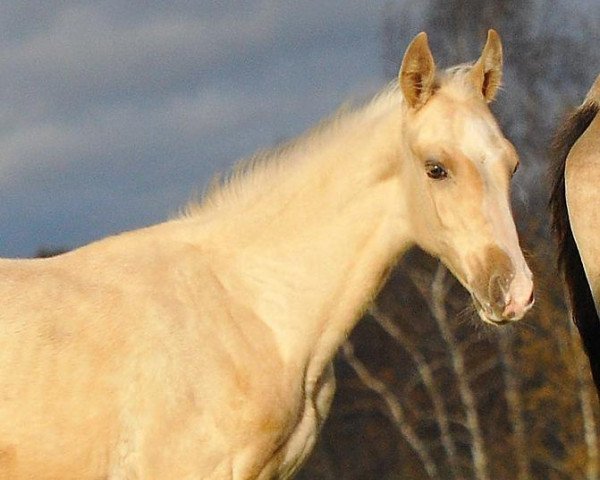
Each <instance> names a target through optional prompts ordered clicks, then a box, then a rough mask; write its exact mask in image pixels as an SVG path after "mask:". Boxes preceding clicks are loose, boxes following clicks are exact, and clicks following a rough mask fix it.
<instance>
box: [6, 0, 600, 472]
mask: <svg viewBox="0 0 600 480" xmlns="http://www.w3.org/2000/svg"><path fill="white" fill-rule="evenodd" d="M488 28H495V29H496V30H498V32H499V33H500V35H501V36H502V39H503V43H504V49H505V74H504V88H503V91H502V92H501V93H500V95H499V98H498V101H497V102H496V103H495V104H494V107H493V108H494V111H495V113H496V114H497V116H498V118H499V121H500V123H501V125H502V127H503V129H504V131H505V133H506V135H507V136H508V138H509V139H511V140H512V141H513V143H514V144H515V145H516V147H517V149H518V150H519V152H520V155H521V162H522V166H521V168H520V170H519V172H518V173H517V175H516V176H515V185H514V189H513V208H514V213H515V217H516V220H517V223H518V227H519V231H520V233H521V238H522V243H523V246H524V248H525V249H526V250H527V252H528V259H529V262H530V264H531V267H532V269H533V270H534V273H535V275H536V281H537V305H536V307H535V309H534V311H533V312H532V313H531V314H530V315H529V316H528V317H527V318H526V319H525V320H524V321H522V322H520V323H519V325H518V326H516V327H514V328H511V329H494V330H489V329H487V328H484V327H483V326H482V325H481V324H480V323H477V322H476V321H473V319H472V313H471V312H470V310H469V309H468V304H469V299H468V298H467V295H466V294H465V292H464V291H463V290H462V288H461V287H460V286H458V285H457V284H456V282H455V281H454V280H453V279H452V278H451V276H450V275H449V274H448V273H447V272H446V271H445V269H444V268H443V267H441V266H440V265H439V264H438V263H437V262H435V261H434V260H432V259H431V258H429V257H427V256H425V255H424V254H422V253H420V252H419V251H416V250H415V251H412V252H410V253H409V255H407V257H406V258H405V259H404V260H403V261H402V263H401V264H400V265H399V266H398V268H396V270H395V271H394V273H393V275H392V276H391V278H390V281H389V282H388V284H387V285H386V287H385V289H384V291H383V292H382V294H381V295H380V296H379V297H378V299H377V301H376V302H375V304H374V306H373V307H372V308H371V309H370V310H369V312H367V314H366V315H365V318H364V319H363V321H362V322H360V324H359V326H358V327H357V329H356V330H355V332H354V333H353V335H352V337H351V338H350V339H349V341H348V342H347V344H346V345H345V346H344V348H343V349H342V350H341V351H340V354H339V355H338V357H337V359H336V370H337V377H338V393H337V395H336V397H335V400H334V404H333V408H332V411H331V415H330V417H329V419H328V420H327V423H326V425H325V428H324V430H323V432H322V434H321V436H320V440H319V443H318V445H317V447H316V449H315V452H314V454H313V455H312V457H311V458H310V461H309V462H308V463H307V464H306V466H305V467H304V469H303V471H302V472H301V474H300V478H301V479H303V480H308V479H324V480H328V479H332V480H333V479H336V480H340V479H344V480H345V479H348V480H350V479H357V480H358V479H386V480H390V479H417V480H418V479H451V480H458V479H465V480H466V479H476V480H488V479H489V480H492V479H494V480H496V479H499V480H504V479H507V480H508V479H518V480H529V479H540V480H547V479H573V480H575V479H586V480H593V479H599V478H600V454H599V445H598V431H599V430H598V426H599V424H600V418H599V417H598V415H599V411H598V408H597V405H598V401H597V397H596V393H595V391H594V390H593V388H592V386H591V383H590V377H589V373H588V367H587V364H586V359H585V358H584V356H583V355H582V352H581V347H580V343H579V340H578V337H577V334H576V332H575V331H574V330H573V328H572V326H571V324H570V322H569V318H568V313H567V310H566V307H565V304H564V300H563V290H562V284H561V282H560V278H559V277H558V275H557V271H556V268H555V259H554V250H553V248H554V247H553V243H552V241H551V238H550V235H549V216H548V213H547V209H546V204H547V197H548V183H549V182H548V173H547V172H548V165H549V145H550V143H551V138H552V135H553V132H554V131H555V130H556V129H557V128H558V127H559V125H560V124H561V123H562V121H563V119H564V116H565V115H566V114H567V113H568V112H569V111H570V110H571V109H572V108H574V107H575V106H576V105H577V104H579V103H580V102H581V100H582V99H583V97H584V95H585V93H586V92H587V90H588V88H589V87H590V86H591V84H592V82H593V80H594V78H595V77H596V75H597V74H598V73H600V49H599V48H598V46H599V45H600V4H599V3H598V2H597V1H594V0H568V1H567V0H562V1H561V0H557V1H542V0H518V1H517V0H479V1H475V0H461V1H458V0H418V1H417V0H415V1H401V0H397V1H391V0H390V1H385V2H384V1H371V2H360V1H354V0H346V1H343V2H342V1H327V0H322V1H319V2H317V1H300V0H299V1H295V2H294V1H291V0H289V1H279V2H278V1H266V0H265V1H261V0H255V1H248V2H226V1H225V2H217V1H197V2H193V1H183V0H182V1H177V0H175V1H171V2H162V1H145V2H137V1H129V2H125V1H118V0H106V1H104V0H96V1H93V2H92V1H90V2H84V1H78V2H75V1H73V2H70V1H67V0H65V1H52V0H50V1H47V2H30V1H19V2H17V1H7V2H3V3H2V4H0V256H20V257H30V256H36V255H37V256H48V255H53V254H56V253H58V252H60V251H63V250H68V249H71V248H75V247H77V246H79V245H81V244H84V243H87V242H90V241H93V240H95V239H98V238H101V237H103V236H106V235H109V234H112V233H115V232H118V231H122V230H126V229H132V228H137V227H141V226H144V225H147V224H150V223H155V222H159V221H161V220H163V219H165V218H168V217H169V216H170V215H173V214H176V212H177V211H178V209H179V208H180V207H181V206H183V205H184V204H185V203H186V202H187V201H188V200H189V199H190V198H191V197H192V196H193V195H195V194H198V193H200V192H202V189H203V188H204V186H205V185H206V184H207V183H208V181H209V179H210V178H211V177H212V176H213V175H214V174H215V173H217V172H218V171H223V170H227V169H228V168H229V167H230V166H231V165H233V164H234V163H235V162H236V161H237V160H238V159H240V158H242V157H244V156H248V155H250V154H252V153H253V152H254V151H255V150H257V149H258V148H265V147H269V146H272V145H275V144H277V143H278V142H280V141H282V140H286V139H289V138H290V137H293V136H295V135H297V134H299V133H301V132H302V131H303V130H304V129H306V128H308V127H309V126H310V125H311V124H313V123H315V122H316V121H318V120H319V119H320V118H322V117H323V116H326V115H328V114H329V113H330V112H332V111H333V110H335V108H336V107H337V106H339V105H340V104H341V103H344V102H348V101H353V100H358V101H360V100H363V99H364V98H366V97H368V96H369V95H371V94H372V93H374V92H376V91H377V89H379V88H381V87H382V86H383V85H385V84H386V83H387V82H388V81H390V80H393V79H394V77H395V75H396V73H397V70H398V67H399V64H400V61H401V58H402V54H403V52H404V50H405V48H406V46H407V45H408V42H409V41H410V39H411V38H412V37H413V36H414V35H415V34H416V33H418V32H419V31H422V30H425V31H427V32H428V34H429V38H430V44H431V47H432V50H433V52H434V55H435V57H436V59H437V61H438V64H439V65H440V66H450V65H452V64H455V63H462V62H464V61H469V60H474V59H476V58H477V57H478V55H479V53H480V51H481V48H482V46H483V44H484V41H485V35H486V32H487V29H488Z"/></svg>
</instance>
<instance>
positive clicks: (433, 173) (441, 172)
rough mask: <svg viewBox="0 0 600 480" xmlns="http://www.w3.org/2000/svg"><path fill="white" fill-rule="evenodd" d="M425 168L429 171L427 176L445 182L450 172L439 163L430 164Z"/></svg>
mask: <svg viewBox="0 0 600 480" xmlns="http://www.w3.org/2000/svg"><path fill="white" fill-rule="evenodd" d="M425 168H426V169H427V176H428V177H429V178H433V179H434V180H443V179H444V178H446V177H447V176H448V171H447V170H446V169H445V168H444V167H443V166H442V165H440V164H439V163H436V162H428V163H427V164H426V165H425Z"/></svg>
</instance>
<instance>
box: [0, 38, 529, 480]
mask: <svg viewBox="0 0 600 480" xmlns="http://www.w3.org/2000/svg"><path fill="white" fill-rule="evenodd" d="M501 69H502V47H501V44H500V40H499V38H498V35H497V34H496V33H495V32H493V31H490V33H489V35H488V39H487V43H486V46H485V48H484V50H483V53H482V55H481V57H480V59H479V60H478V61H477V62H475V63H474V64H472V65H463V66H459V67H455V68H452V69H449V70H447V71H441V72H436V68H435V63H434V61H433V57H432V55H431V52H430V50H429V46H428V44H427V37H426V35H425V34H420V35H418V36H417V37H416V38H415V40H414V41H413V42H412V43H411V45H410V46H409V47H408V50H407V52H406V54H405V57H404V60H403V62H402V67H401V70H400V75H399V82H398V83H397V84H395V85H392V86H390V87H388V88H387V89H385V90H384V91H383V92H382V93H380V94H379V95H378V96H377V97H376V98H374V99H373V100H372V101H371V102H370V103H368V104H366V105H364V106H362V107H360V108H357V109H355V110H353V111H345V112H344V113H341V114H339V115H337V116H336V117H335V118H334V119H332V120H330V121H329V122H326V123H324V124H323V125H321V126H319V127H318V128H317V129H315V130H313V131H312V132H310V133H308V134H307V135H306V136H304V137H301V138H299V139H297V140H295V141H293V142H292V143H290V144H288V145H286V146H284V147H282V148H279V149H277V150H275V151H272V152H268V153H265V154H261V155H258V156H257V157H255V158H254V159H253V160H252V161H250V162H248V163H247V164H246V166H245V167H243V168H241V169H239V170H238V171H237V173H236V174H234V175H233V176H232V177H231V178H230V180H229V181H228V182H227V183H226V184H225V185H221V186H218V187H216V188H215V189H214V190H213V191H212V192H211V193H209V194H208V196H207V198H206V199H205V200H204V201H203V203H201V204H199V205H192V206H190V208H188V211H187V213H186V214H185V215H183V216H181V217H179V218H177V219H175V220H171V221H169V222H166V223H163V224H160V225H156V226H153V227H150V228H146V229H142V230H138V231H133V232H129V233H125V234H122V235H119V236H116V237H112V238H107V239H105V240H102V241H99V242H96V243H93V244H91V245H88V246H85V247H83V248H80V249H78V250H75V251H73V252H70V253H67V254H64V255H61V256H59V257H55V258H51V259H44V260H2V261H0V305H2V308H1V309H0V477H2V478H14V479H32V478H35V479H38V480H41V479H57V478H60V479H62V480H65V479H98V478H109V479H192V478H194V479H205V480H206V479H213V480H217V479H219V480H220V479H236V480H242V479H271V478H290V477H291V476H292V475H293V474H294V472H296V471H297V469H298V468H299V466H300V464H301V463H302V461H303V460H304V459H305V458H306V457H307V455H308V454H309V452H310V451H311V449H312V447H313V445H314V442H315V438H316V436H317V434H318V431H319V427H320V426H321V424H322V422H323V419H324V418H325V416H326V415H327V413H328V410H329V406H330V403H331V399H332V395H333V391H334V388H335V384H334V377H333V369H332V364H331V362H332V359H333V356H334V354H335V353H336V351H337V349H338V348H339V346H340V345H341V344H342V343H343V342H344V340H345V339H346V337H347V335H348V333H349V332H350V330H351V329H352V328H353V327H354V325H355V324H356V322H357V321H358V319H359V318H360V316H361V314H362V312H363V311H364V308H365V307H366V305H367V304H368V302H369V301H370V300H371V299H372V298H373V297H374V296H375V295H376V293H377V291H378V289H379V288H380V286H381V284H382V282H383V281H384V279H385V277H386V273H387V272H388V271H389V270H390V268H391V267H392V266H393V265H394V263H395V262H396V261H397V259H398V258H399V257H400V255H401V254H402V253H403V252H404V251H405V250H406V249H407V248H409V247H410V246H411V245H414V244H417V245H420V246H421V247H422V248H424V249H425V250H427V251H429V252H430V253H432V254H433V255H436V256H438V257H439V258H441V259H442V260H443V261H444V262H445V264H446V265H447V266H448V267H449V268H450V269H451V270H452V272H453V273H454V274H455V275H456V277H457V278H458V279H459V280H460V281H461V282H462V284H463V285H464V286H465V287H466V288H467V289H468V290H469V291H470V292H471V295H472V297H473V299H474V302H475V305H476V307H477V310H478V312H479V316H480V317H481V319H482V320H483V321H485V322H487V323H489V324H492V325H499V324H503V323H507V322H511V321H515V320H518V319H520V318H521V317H522V316H523V315H524V314H525V312H526V311H527V310H528V309H529V308H530V306H531V304H532V302H533V299H532V280H531V272H530V270H529V268H528V267H527V265H526V263H525V260H524V258H523V255H522V252H521V249H520V247H519V242H518V238H517V232H516V229H515V225H514V222H513V219H512V215H511V211H510V204H509V184H510V179H511V176H512V173H513V172H514V170H515V168H516V166H517V164H518V158H517V155H516V153H515V150H514V148H513V147H512V145H511V144H510V143H509V142H508V141H507V140H506V139H505V138H504V136H503V135H502V133H501V131H500V128H499V127H498V125H497V124H496V121H495V120H494V117H493V116H492V114H491V112H490V110H489V108H488V103H489V102H490V101H491V100H492V99H493V98H494V96H495V94H496V91H497V89H498V87H499V83H500V77H501V73H502V72H501Z"/></svg>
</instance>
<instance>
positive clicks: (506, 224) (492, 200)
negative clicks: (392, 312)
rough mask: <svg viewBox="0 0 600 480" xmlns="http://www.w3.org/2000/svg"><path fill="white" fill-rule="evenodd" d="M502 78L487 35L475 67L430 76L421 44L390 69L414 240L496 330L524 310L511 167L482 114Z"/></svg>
mask: <svg viewBox="0 0 600 480" xmlns="http://www.w3.org/2000/svg"><path fill="white" fill-rule="evenodd" d="M501 77H502V45H501V43H500V38H499V37H498V34H497V33H496V32H495V31H493V30H490V32H489V34H488V38H487V43H486V45H485V47H484V50H483V53H482V54H481V57H480V58H479V60H478V61H477V62H476V63H474V64H473V65H463V66H458V67H454V68H451V69H448V70H446V71H444V72H441V73H440V74H436V69H435V63H434V60H433V57H432V55H431V51H430V49H429V46H428V43H427V36H426V35H425V34H424V33H421V34H419V35H418V36H417V37H416V38H415V39H414V40H413V42H412V43H411V44H410V46H409V47H408V49H407V51H406V54H405V57H404V60H403V62H402V67H401V69H400V75H399V82H400V88H401V90H402V93H403V95H404V99H405V108H406V112H405V115H406V121H405V122H404V125H405V126H404V131H403V139H404V146H405V147H404V148H405V152H404V153H405V157H406V158H407V161H406V162H405V166H404V175H403V178H404V180H405V182H406V185H405V188H406V189H407V190H408V191H409V192H410V195H409V204H408V215H409V218H410V221H411V224H412V227H413V229H414V231H415V235H416V237H415V240H416V242H417V244H419V245H420V246H421V247H422V248H424V249H425V250H427V251H429V252H431V253H432V254H434V255H436V256H438V257H440V258H441V260H442V261H443V262H444V263H445V264H446V265H447V266H448V268H449V269H450V270H451V271H452V272H453V273H454V275H455V276H456V277H457V278H458V279H459V281H460V282H461V283H462V284H463V285H464V286H465V287H466V288H467V290H468V291H469V292H470V293H471V296H472V297H473V300H474V303H475V306H476V307H477V310H478V313H479V315H480V317H481V318H482V319H483V320H484V321H486V322H489V323H493V324H501V323H506V322H508V321H511V320H518V319H520V318H521V317H522V316H523V315H524V314H525V312H526V311H527V310H528V309H529V308H530V307H531V305H532V304H533V283H532V275H531V272H530V270H529V268H528V267H527V264H526V262H525V259H524V258H523V254H522V252H521V249H520V247H519V240H518V238H517V232H516V229H515V225H514V221H513V218H512V214H511V210H510V200H509V197H510V194H509V184H510V180H511V177H512V175H513V173H514V172H515V171H516V169H517V166H518V164H519V159H518V157H517V153H516V151H515V149H514V147H513V146H512V144H511V143H510V142H509V141H508V140H507V139H506V138H505V137H504V136H503V135H502V132H501V131H500V128H499V127H498V124H497V123H496V121H495V119H494V117H493V115H492V113H491V112H490V110H489V108H488V104H489V103H490V102H491V101H492V100H493V99H494V97H495V95H496V93H497V91H498V88H499V86H500V81H501Z"/></svg>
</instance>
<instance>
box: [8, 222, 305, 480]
mask: <svg viewBox="0 0 600 480" xmlns="http://www.w3.org/2000/svg"><path fill="white" fill-rule="evenodd" d="M175 230H177V229H176V228H174V227H173V226H172V225H169V224H164V225H163V226H158V227H153V228H151V229H146V230H141V231H138V232H134V233H129V234H125V235H121V236H119V237H114V238H110V239H107V240H105V241H102V242H99V243H96V244H92V245H90V246H88V247H85V248H82V249H80V250H76V251H73V252H71V253H68V254H65V255H61V256H59V257H55V258H50V259H43V260H42V259H40V260H0V279H2V281H1V282H0V304H2V308H1V309H0V478H36V479H43V478H54V479H56V478H61V479H68V478H73V479H74V478H77V479H83V478H104V477H105V476H106V477H109V478H113V477H114V478H137V477H138V476H141V477H143V478H186V477H187V476H192V475H193V476H194V478H228V476H229V475H230V474H231V472H232V471H233V470H232V469H233V468H234V466H233V464H234V463H235V462H237V463H239V461H240V460H239V458H240V455H241V456H242V457H243V456H244V455H245V454H244V451H245V449H247V448H249V447H248V446H249V445H252V446H256V445H259V446H260V448H262V449H264V450H265V453H264V454H266V452H268V451H269V449H273V448H275V447H274V446H272V445H270V444H271V443H272V442H273V443H274V441H273V440H272V438H271V437H272V435H271V432H273V431H280V430H281V429H282V424H283V423H285V412H286V408H285V404H283V403H282V396H281V395H282V390H280V389H279V388H278V385H276V384H274V383H270V384H265V383H264V382H262V383H261V382H257V381H254V380H253V379H257V378H260V379H264V378H271V379H273V380H275V379H278V378H283V379H285V377H284V376H282V369H281V365H280V364H279V363H278V356H277V349H276V348H275V347H274V344H273V343H272V342H270V341H269V331H267V330H266V329H265V327H264V326H263V325H262V324H260V322H258V320H257V319H256V318H254V317H253V315H252V312H251V311H250V310H245V308H244V305H243V302H238V301H236V299H235V298H232V297H231V296H230V295H231V292H230V290H229V285H228V284H229V283H231V280H230V279H228V276H227V273H226V271H219V272H216V271H215V268H218V266H219V254H218V252H212V253H210V252H209V251H208V250H210V247H208V248H207V251H204V250H202V249H199V248H198V247H190V246H189V244H188V243H187V242H186V241H185V239H184V238H182V237H180V236H178V235H177V234H174V233H173V232H174V231H175ZM209 259H210V262H209ZM209 263H210V266H209ZM223 267H224V269H225V270H226V262H223ZM199 282H200V283H202V287H203V288H195V287H196V286H197V284H198V283H199ZM167 286H168V288H167ZM217 319H218V320H217ZM240 319H243V324H242V325H240V322H239V320H240ZM254 338H260V342H253V341H252V340H253V339H254ZM255 345H256V346H255ZM287 393H288V397H287V398H290V396H289V393H290V392H289V389H288V392H287ZM274 397H277V398H274ZM291 398H293V396H292V397H291ZM288 401H289V400H288ZM273 402H275V403H274V404H275V405H278V408H277V410H275V411H271V409H272V408H273V407H272V405H273ZM251 406H254V409H251ZM215 407H221V408H215ZM257 407H258V408H257ZM218 412H229V414H228V415H223V416H222V417H217V416H216V415H218ZM277 412H279V414H278V413H277ZM239 423H243V424H244V425H245V428H243V429H240V428H239V426H238V424H239ZM283 427H284V428H285V426H283ZM231 432H237V435H236V438H232V436H231ZM261 432H262V433H264V437H265V438H264V441H263V442H262V443H261V441H260V440H261V437H260V436H261ZM190 439H193V441H190ZM223 451H230V452H231V455H230V456H229V457H228V456H227V455H226V456H225V457H224V458H223V456H222V455H221V456H219V455H217V452H223ZM259 454H260V453H257V452H248V455H252V456H256V455H259Z"/></svg>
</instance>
